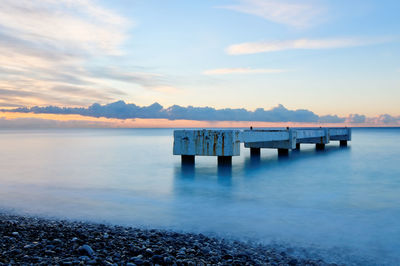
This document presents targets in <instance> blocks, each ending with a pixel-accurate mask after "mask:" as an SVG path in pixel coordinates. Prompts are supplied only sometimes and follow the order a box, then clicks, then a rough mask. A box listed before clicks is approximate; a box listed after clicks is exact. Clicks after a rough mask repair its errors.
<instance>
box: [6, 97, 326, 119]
mask: <svg viewBox="0 0 400 266" xmlns="http://www.w3.org/2000/svg"><path fill="white" fill-rule="evenodd" d="M7 111H8V112H19V113H30V112H32V113H37V114H39V113H45V114H79V115H83V116H90V117H105V118H118V119H132V118H164V119H169V120H177V119H185V120H198V121H264V122H289V121H290V122H318V119H319V117H318V116H317V115H316V114H314V113H313V112H311V111H308V110H303V109H299V110H288V109H286V108H285V107H284V106H283V105H278V106H277V107H275V108H272V109H271V110H264V109H262V108H259V109H256V110H255V111H248V110H246V109H231V108H226V109H215V108H212V107H193V106H188V107H182V106H179V105H173V106H171V107H168V108H164V107H163V106H161V105H160V104H158V103H154V104H152V105H149V106H143V107H141V106H137V105H135V104H127V103H125V102H124V101H117V102H114V103H110V104H105V105H101V104H98V103H95V104H92V105H91V106H89V107H88V108H74V107H57V106H46V107H38V106H35V107H31V108H27V107H23V108H16V109H13V110H7Z"/></svg>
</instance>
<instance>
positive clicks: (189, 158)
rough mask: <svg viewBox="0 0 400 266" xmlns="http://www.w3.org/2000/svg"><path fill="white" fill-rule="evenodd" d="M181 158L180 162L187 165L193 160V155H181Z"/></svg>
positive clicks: (192, 162)
mask: <svg viewBox="0 0 400 266" xmlns="http://www.w3.org/2000/svg"><path fill="white" fill-rule="evenodd" d="M181 158H182V159H181V161H182V164H186V165H189V164H194V162H195V159H194V155H182V156H181Z"/></svg>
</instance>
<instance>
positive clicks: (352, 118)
mask: <svg viewBox="0 0 400 266" xmlns="http://www.w3.org/2000/svg"><path fill="white" fill-rule="evenodd" d="M365 121H366V116H365V115H359V114H351V115H349V116H348V117H347V118H346V123H356V124H357V123H364V122H365Z"/></svg>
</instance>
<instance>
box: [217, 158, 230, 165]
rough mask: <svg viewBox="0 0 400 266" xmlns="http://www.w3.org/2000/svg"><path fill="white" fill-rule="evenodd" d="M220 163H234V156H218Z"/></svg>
mask: <svg viewBox="0 0 400 266" xmlns="http://www.w3.org/2000/svg"><path fill="white" fill-rule="evenodd" d="M218 165H232V156H218Z"/></svg>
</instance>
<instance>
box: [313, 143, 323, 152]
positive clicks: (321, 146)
mask: <svg viewBox="0 0 400 266" xmlns="http://www.w3.org/2000/svg"><path fill="white" fill-rule="evenodd" d="M315 149H317V150H319V151H322V150H324V149H325V144H323V143H317V144H315Z"/></svg>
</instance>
